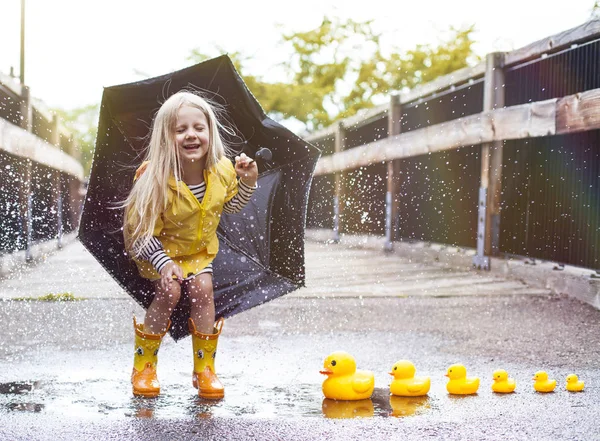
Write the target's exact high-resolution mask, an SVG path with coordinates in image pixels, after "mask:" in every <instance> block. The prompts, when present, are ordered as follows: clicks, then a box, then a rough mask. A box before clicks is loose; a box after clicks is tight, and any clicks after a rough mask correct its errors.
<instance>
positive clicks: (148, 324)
mask: <svg viewBox="0 0 600 441" xmlns="http://www.w3.org/2000/svg"><path fill="white" fill-rule="evenodd" d="M154 289H155V295H154V300H152V303H151V304H150V306H149V307H148V310H147V311H146V318H145V319H144V329H145V331H146V332H148V333H150V334H163V333H164V332H165V331H166V330H167V325H168V324H169V319H170V318H171V313H172V312H173V309H175V306H177V303H178V302H179V298H180V297H181V286H180V285H179V283H177V282H175V281H174V282H173V283H171V287H170V288H168V289H167V290H164V289H163V288H161V286H160V280H158V281H156V282H154Z"/></svg>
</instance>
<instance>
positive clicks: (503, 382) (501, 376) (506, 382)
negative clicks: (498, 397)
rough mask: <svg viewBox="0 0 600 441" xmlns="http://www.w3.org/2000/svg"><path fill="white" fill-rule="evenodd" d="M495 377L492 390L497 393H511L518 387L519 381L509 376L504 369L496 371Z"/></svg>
mask: <svg viewBox="0 0 600 441" xmlns="http://www.w3.org/2000/svg"><path fill="white" fill-rule="evenodd" d="M493 379H494V382H493V383H492V390H493V391H494V392H496V393H499V394H509V393H511V392H514V391H515V387H517V382H516V381H515V380H514V379H513V378H508V372H506V371H505V370H504V369H498V370H497V371H494V374H493Z"/></svg>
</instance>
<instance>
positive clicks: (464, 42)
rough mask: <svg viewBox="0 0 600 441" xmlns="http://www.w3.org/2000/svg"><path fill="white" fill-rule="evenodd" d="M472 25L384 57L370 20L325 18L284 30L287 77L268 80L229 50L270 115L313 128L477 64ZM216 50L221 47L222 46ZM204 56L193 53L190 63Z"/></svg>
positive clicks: (452, 29)
mask: <svg viewBox="0 0 600 441" xmlns="http://www.w3.org/2000/svg"><path fill="white" fill-rule="evenodd" d="M472 32H473V27H469V28H466V29H454V28H451V29H450V36H449V37H448V38H447V39H446V40H443V41H441V42H440V43H439V44H438V45H430V44H419V45H417V46H416V47H415V48H414V49H411V50H408V51H404V52H403V51H401V50H399V49H398V48H397V47H392V48H391V50H388V51H387V52H389V54H384V53H383V51H382V47H381V44H380V42H381V37H382V36H381V34H378V33H377V32H375V31H374V30H373V27H372V22H371V21H365V22H357V21H354V20H346V21H341V20H339V19H333V20H332V19H329V18H327V17H325V18H324V19H323V21H322V23H321V24H320V25H319V26H318V27H317V28H315V29H312V30H309V31H303V32H291V33H286V34H283V36H282V43H283V44H284V45H286V46H287V47H289V48H290V56H289V59H288V60H286V61H285V62H284V63H283V64H282V66H283V70H284V72H285V74H286V77H287V79H286V81H282V82H268V81H264V80H263V79H262V78H261V77H258V76H255V75H249V74H247V73H246V69H245V63H246V61H247V58H244V57H243V56H241V54H240V53H233V54H230V56H231V57H232V59H233V61H234V64H235V65H236V68H237V69H238V71H239V72H240V74H241V75H242V77H243V78H244V80H245V81H246V83H247V85H248V87H249V89H250V90H251V91H252V93H253V94H254V95H255V96H256V97H257V99H258V100H259V101H260V103H261V104H262V106H263V108H264V109H265V111H266V112H267V113H269V114H270V115H271V116H272V117H274V118H275V119H279V120H283V119H286V118H295V119H296V120H298V121H300V122H302V123H303V124H304V125H305V126H306V128H307V129H309V130H314V129H319V128H322V127H325V126H327V125H330V124H331V123H332V122H333V121H335V120H337V119H339V118H344V117H347V116H351V115H353V114H355V113H356V112H358V111H359V110H360V109H365V108H370V107H373V106H374V105H375V104H376V103H377V101H379V102H381V101H382V100H383V99H385V97H386V96H387V95H388V94H389V93H391V92H392V91H400V90H403V89H407V88H408V89H410V88H413V87H415V86H417V85H419V84H422V83H426V82H428V81H431V80H433V79H435V78H437V77H438V76H441V75H445V74H448V73H450V72H453V71H455V70H457V69H460V68H462V67H465V66H467V65H469V62H470V61H478V57H476V56H475V55H474V53H473V49H472V45H473V43H474V41H473V39H472V36H471V34H472ZM222 52H223V51H222ZM205 58H208V57H207V56H206V55H204V54H200V53H199V52H197V51H194V52H193V53H192V55H191V56H190V59H191V60H192V61H196V62H198V61H202V60H204V59H205Z"/></svg>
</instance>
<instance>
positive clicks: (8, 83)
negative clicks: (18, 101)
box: [0, 72, 23, 96]
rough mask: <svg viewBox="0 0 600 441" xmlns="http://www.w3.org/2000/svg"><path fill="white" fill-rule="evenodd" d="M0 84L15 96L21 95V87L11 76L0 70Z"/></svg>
mask: <svg viewBox="0 0 600 441" xmlns="http://www.w3.org/2000/svg"><path fill="white" fill-rule="evenodd" d="M0 84H1V85H2V86H4V87H6V88H7V89H8V90H10V91H11V92H12V93H14V94H15V95H17V96H21V95H23V87H22V86H21V85H20V84H19V83H18V82H17V81H15V80H14V79H13V78H12V77H9V76H8V75H5V74H3V73H2V72H0Z"/></svg>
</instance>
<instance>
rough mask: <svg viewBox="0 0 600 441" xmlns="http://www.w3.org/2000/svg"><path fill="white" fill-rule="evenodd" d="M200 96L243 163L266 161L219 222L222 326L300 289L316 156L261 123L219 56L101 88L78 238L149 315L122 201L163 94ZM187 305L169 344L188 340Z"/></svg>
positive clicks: (147, 286)
mask: <svg viewBox="0 0 600 441" xmlns="http://www.w3.org/2000/svg"><path fill="white" fill-rule="evenodd" d="M181 89H188V90H190V89H194V90H200V91H202V92H203V93H204V94H205V95H207V96H208V97H209V98H211V99H212V100H213V101H216V102H218V103H219V104H221V105H222V106H223V107H224V109H225V111H226V117H227V120H228V122H229V124H231V125H233V126H234V127H235V129H236V130H237V135H236V136H235V137H234V138H230V139H228V138H227V136H230V135H226V136H225V139H226V140H229V141H231V143H232V144H234V146H239V148H237V150H238V152H239V153H241V152H244V153H246V154H247V155H248V156H250V157H255V153H256V152H257V151H258V150H259V149H260V148H263V147H266V148H268V149H270V150H271V152H272V158H271V160H270V161H268V162H267V161H265V160H264V159H257V163H258V167H259V171H260V175H259V179H258V189H257V190H256V191H255V193H254V195H253V196H252V200H251V201H250V203H249V204H248V205H247V206H246V207H245V208H244V209H243V210H242V211H241V212H240V213H237V214H230V215H229V214H223V216H222V218H221V222H220V225H219V230H218V233H217V234H218V235H219V241H220V250H219V254H218V255H217V258H216V259H215V261H214V264H213V271H214V273H213V281H214V292H215V308H216V315H217V318H218V317H228V316H232V315H234V314H237V313H239V312H242V311H244V310H246V309H249V308H252V307H254V306H257V305H260V304H261V303H264V302H267V301H269V300H272V299H274V298H277V297H279V296H281V295H283V294H286V293H288V292H290V291H293V290H295V289H297V288H299V287H301V286H304V226H305V218H306V208H307V199H308V192H309V189H310V182H311V179H312V175H313V172H314V168H315V166H316V163H317V160H318V158H319V156H320V151H319V149H317V148H316V147H314V146H312V145H310V144H309V143H308V142H306V141H304V140H302V139H301V138H299V137H298V136H297V135H295V134H294V133H292V132H291V131H289V130H288V129H286V128H285V127H283V126H282V125H280V124H278V123H277V122H275V121H273V120H271V119H270V118H268V117H267V116H266V115H265V113H264V111H263V109H262V108H261V106H260V104H259V103H258V102H257V101H256V99H255V98H254V96H253V95H252V94H251V93H250V91H249V90H248V88H247V87H246V85H245V84H244V82H243V80H242V78H241V77H240V76H239V74H238V73H237V72H236V70H235V68H234V66H233V64H232V62H231V60H230V59H229V57H228V56H226V55H224V56H221V57H218V58H214V59H211V60H208V61H205V62H203V63H200V64H197V65H195V66H192V67H189V68H186V69H183V70H180V71H177V72H173V73H170V74H167V75H164V76H160V77H156V78H151V79H148V80H144V81H140V82H136V83H131V84H124V85H119V86H114V87H108V88H106V89H104V94H103V96H102V105H101V110H100V121H99V125H98V137H97V140H96V149H95V152H94V160H93V165H92V169H91V173H90V180H89V186H88V191H87V196H86V200H85V205H84V208H83V213H82V218H81V223H80V227H79V235H78V236H79V239H80V241H81V242H82V243H83V245H84V246H85V247H86V248H87V249H88V250H89V251H90V252H91V253H92V255H93V256H94V257H95V258H96V259H97V260H98V261H99V262H100V263H101V264H102V266H103V267H104V268H105V269H106V270H107V271H108V272H109V273H110V275H111V276H112V277H113V278H114V279H115V280H116V281H117V282H118V283H119V284H120V285H121V287H122V288H123V289H125V290H126V291H127V292H128V293H129V294H130V295H131V296H132V297H133V298H134V299H135V300H136V301H137V302H138V303H139V304H140V305H142V306H143V307H144V308H148V306H149V305H150V303H151V302H152V299H153V297H154V289H153V285H152V284H151V283H150V282H149V281H148V280H146V279H144V278H142V277H140V276H139V274H138V271H137V267H136V266H135V264H134V262H133V261H132V260H131V259H130V258H129V257H128V256H127V254H126V251H125V247H124V243H123V234H122V230H121V227H122V222H123V210H121V209H115V204H116V203H118V202H119V201H122V200H124V199H125V197H126V196H127V194H128V193H129V191H130V189H131V187H132V185H133V176H134V173H135V170H136V168H137V167H138V166H139V165H140V163H141V161H142V157H141V153H142V152H143V150H144V148H145V147H146V143H147V140H148V133H149V129H150V127H151V124H152V120H153V117H154V115H155V113H156V111H157V110H158V108H159V107H160V104H161V103H162V102H164V101H165V100H166V99H167V98H168V97H169V96H170V95H172V94H174V93H176V92H178V91H180V90H181ZM188 316H189V299H188V298H187V296H185V295H184V296H182V299H181V301H180V302H179V305H178V306H177V308H176V309H175V311H174V312H173V315H172V317H171V321H172V322H173V325H172V327H171V330H170V334H171V336H172V337H173V338H174V339H175V340H178V339H179V338H182V337H184V336H186V335H187V334H188V333H189V332H188V328H187V318H188Z"/></svg>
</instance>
